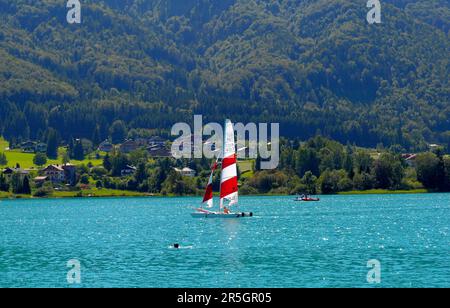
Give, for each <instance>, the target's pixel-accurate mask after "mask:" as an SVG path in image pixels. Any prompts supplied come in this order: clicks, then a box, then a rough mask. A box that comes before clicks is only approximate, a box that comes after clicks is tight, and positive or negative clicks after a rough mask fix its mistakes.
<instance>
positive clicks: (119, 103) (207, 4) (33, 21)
mask: <svg viewBox="0 0 450 308" xmlns="http://www.w3.org/2000/svg"><path fill="white" fill-rule="evenodd" d="M81 2H82V23H81V24H80V25H69V24H68V23H67V22H66V14H67V8H66V1H64V0H43V1H31V0H0V20H1V27H0V129H1V132H2V134H3V135H4V136H5V138H7V139H8V140H9V141H12V142H15V141H23V140H26V139H29V138H30V139H41V140H42V139H46V138H48V135H49V133H52V131H53V130H55V131H56V132H57V134H58V137H59V138H60V140H71V138H88V139H91V140H92V139H93V136H95V138H97V139H99V140H102V139H105V138H107V137H108V136H109V135H110V132H111V126H112V125H113V123H114V122H116V121H117V120H121V121H123V123H125V125H126V127H127V129H133V128H147V129H163V130H167V129H169V128H170V127H171V125H172V124H174V123H175V122H178V121H191V120H192V115H193V114H194V113H197V114H203V115H204V116H205V117H206V120H208V121H209V120H216V121H220V122H221V121H222V120H223V117H224V115H226V116H227V117H229V118H231V119H232V120H233V121H236V122H237V121H243V122H249V121H254V122H280V123H281V133H282V134H283V135H284V136H286V137H295V138H300V139H303V140H305V139H307V138H310V137H312V136H315V135H316V134H317V132H318V131H320V133H321V134H322V135H324V136H327V137H330V138H333V139H335V140H338V141H340V142H342V143H343V144H346V143H347V142H351V143H352V144H353V143H355V144H357V145H359V146H370V147H374V146H376V145H377V144H380V143H382V144H383V145H384V146H386V147H390V146H392V149H395V150H398V151H402V150H410V151H419V150H424V149H426V147H427V144H428V143H440V144H445V145H447V144H449V143H450V104H449V102H450V85H449V75H450V74H449V73H450V59H449V55H450V40H449V34H450V33H449V32H450V3H449V2H448V1H445V0H428V1H419V0H411V1H406V0H385V1H381V2H382V24H379V25H369V24H368V23H367V21H366V14H367V11H368V9H367V8H366V2H367V1H364V0H357V1H354V0H333V1H329V0H317V1H312V0H297V1H294V0H286V1H283V0H265V1H262V0H250V1H249V0H220V1H214V0H183V1H176V0H166V1H159V0H147V1H142V0H120V1H118V0H98V1H97V0H96V1H87V0H86V1H81ZM49 128H51V129H53V130H51V131H50V132H49Z"/></svg>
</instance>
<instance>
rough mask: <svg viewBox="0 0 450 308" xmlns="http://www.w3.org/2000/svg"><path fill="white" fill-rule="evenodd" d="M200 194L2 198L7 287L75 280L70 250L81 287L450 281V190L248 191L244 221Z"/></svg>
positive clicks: (1, 247) (1, 271) (0, 232)
mask: <svg viewBox="0 0 450 308" xmlns="http://www.w3.org/2000/svg"><path fill="white" fill-rule="evenodd" d="M199 200H200V198H129V199H122V198H110V199H48V200H2V201H0V287H73V286H74V285H69V284H68V283H67V278H66V276H67V272H68V271H69V270H70V268H68V267H67V262H68V261H69V260H71V259H77V260H79V262H80V263H81V284H80V285H75V286H78V287H254V288H259V287H275V288H278V287H373V286H376V287H450V233H449V232H450V230H449V228H450V195H449V194H421V195H368V196H323V197H322V201H321V202H318V203H300V202H294V201H293V197H241V199H240V203H241V210H245V211H252V212H254V213H255V217H253V218H246V219H240V220H217V219H193V218H191V216H190V213H191V211H192V208H193V207H195V206H197V205H198V202H199ZM173 243H180V245H181V249H178V250H176V249H172V248H170V247H171V245H172V244H173ZM372 259H376V260H378V261H379V262H380V264H381V283H380V284H378V285H371V284H368V282H367V273H368V271H369V270H370V268H368V267H367V262H368V261H369V260H372Z"/></svg>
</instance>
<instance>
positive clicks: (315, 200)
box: [294, 198, 320, 202]
mask: <svg viewBox="0 0 450 308" xmlns="http://www.w3.org/2000/svg"><path fill="white" fill-rule="evenodd" d="M294 201H297V202H319V201H320V199H319V198H317V199H316V198H309V199H305V198H297V199H295V200H294Z"/></svg>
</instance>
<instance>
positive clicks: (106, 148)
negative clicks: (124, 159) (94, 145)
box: [98, 140, 114, 153]
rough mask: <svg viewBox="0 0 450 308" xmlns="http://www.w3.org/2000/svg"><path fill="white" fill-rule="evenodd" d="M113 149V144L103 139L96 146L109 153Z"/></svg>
mask: <svg viewBox="0 0 450 308" xmlns="http://www.w3.org/2000/svg"><path fill="white" fill-rule="evenodd" d="M113 149H114V145H113V144H112V143H111V142H109V141H108V140H105V141H103V142H102V143H100V145H99V146H98V150H99V151H101V152H106V153H109V152H112V150H113Z"/></svg>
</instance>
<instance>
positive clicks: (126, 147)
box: [120, 140, 139, 153]
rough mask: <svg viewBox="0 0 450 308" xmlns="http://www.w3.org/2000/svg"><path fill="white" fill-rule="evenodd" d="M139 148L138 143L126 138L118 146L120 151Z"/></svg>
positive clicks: (131, 150)
mask: <svg viewBox="0 0 450 308" xmlns="http://www.w3.org/2000/svg"><path fill="white" fill-rule="evenodd" d="M137 149H139V143H138V142H136V141H134V140H127V141H125V142H124V143H123V144H122V145H121V146H120V152H122V153H131V152H133V151H136V150H137Z"/></svg>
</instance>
